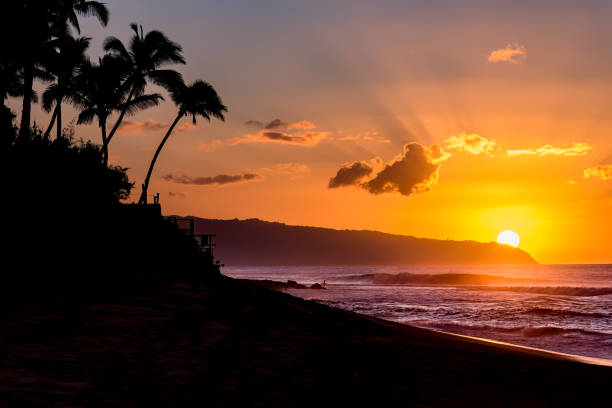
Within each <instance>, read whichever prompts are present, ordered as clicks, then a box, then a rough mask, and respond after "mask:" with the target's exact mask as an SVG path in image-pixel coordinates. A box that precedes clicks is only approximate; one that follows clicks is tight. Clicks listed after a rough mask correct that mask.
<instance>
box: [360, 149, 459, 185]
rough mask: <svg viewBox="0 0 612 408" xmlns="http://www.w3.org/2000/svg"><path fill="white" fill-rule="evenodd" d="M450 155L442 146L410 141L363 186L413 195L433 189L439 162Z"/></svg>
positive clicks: (438, 172)
mask: <svg viewBox="0 0 612 408" xmlns="http://www.w3.org/2000/svg"><path fill="white" fill-rule="evenodd" d="M448 157H449V155H448V154H447V153H445V152H444V151H443V150H442V149H441V148H440V147H439V146H437V145H433V146H432V147H431V148H428V147H425V146H423V145H421V144H419V143H408V144H407V145H405V146H404V151H403V153H402V154H401V155H400V157H398V158H397V159H396V160H395V161H393V162H391V163H390V164H387V165H386V166H385V167H384V168H383V169H382V170H381V171H380V172H379V173H378V174H377V175H376V176H375V177H374V178H373V179H372V180H369V181H367V182H365V183H363V184H362V185H361V186H362V187H363V188H364V189H366V190H367V191H369V192H370V193H372V194H382V193H394V192H397V193H400V194H402V195H410V194H412V193H423V192H425V191H429V190H431V188H432V187H433V185H434V184H436V183H437V181H438V176H439V174H440V163H441V162H442V161H444V160H446V159H447V158H448Z"/></svg>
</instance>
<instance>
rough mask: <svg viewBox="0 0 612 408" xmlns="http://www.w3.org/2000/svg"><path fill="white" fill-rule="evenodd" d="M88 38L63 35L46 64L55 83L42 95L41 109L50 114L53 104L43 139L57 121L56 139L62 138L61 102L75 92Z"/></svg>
mask: <svg viewBox="0 0 612 408" xmlns="http://www.w3.org/2000/svg"><path fill="white" fill-rule="evenodd" d="M89 42H90V38H87V37H79V38H74V37H72V36H71V35H68V34H67V35H65V36H63V37H61V38H59V39H57V44H56V48H57V51H56V52H55V53H54V54H53V56H52V57H51V58H49V61H48V62H47V64H46V68H47V72H49V73H50V74H52V75H53V76H55V82H54V83H53V84H51V85H50V86H49V87H48V88H47V89H46V90H45V92H44V94H43V109H44V110H45V111H46V112H50V111H51V108H52V107H53V105H54V104H55V109H54V110H53V115H52V116H51V121H50V122H49V126H48V127H47V131H46V132H45V138H47V137H49V133H50V132H51V129H52V127H53V124H54V122H55V121H56V120H57V139H60V138H61V137H62V101H63V100H64V98H65V97H66V95H68V94H70V93H73V92H75V91H76V90H75V82H74V81H75V79H76V75H77V73H78V70H79V68H80V66H81V65H82V64H83V62H84V61H85V59H86V55H85V51H86V50H87V48H88V47H89Z"/></svg>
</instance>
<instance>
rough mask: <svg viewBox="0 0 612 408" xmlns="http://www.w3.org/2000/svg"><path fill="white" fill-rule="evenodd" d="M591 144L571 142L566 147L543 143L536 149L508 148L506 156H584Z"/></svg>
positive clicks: (591, 147)
mask: <svg viewBox="0 0 612 408" xmlns="http://www.w3.org/2000/svg"><path fill="white" fill-rule="evenodd" d="M591 149H593V146H591V145H589V144H588V143H582V142H579V143H575V142H574V143H572V144H571V146H566V147H554V146H552V145H544V146H542V147H539V148H537V149H522V150H508V152H507V153H508V156H520V155H531V156H536V155H537V156H569V157H571V156H584V155H585V154H587V153H588V152H589V151H590V150H591Z"/></svg>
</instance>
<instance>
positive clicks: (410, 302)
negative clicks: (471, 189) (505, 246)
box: [222, 265, 612, 360]
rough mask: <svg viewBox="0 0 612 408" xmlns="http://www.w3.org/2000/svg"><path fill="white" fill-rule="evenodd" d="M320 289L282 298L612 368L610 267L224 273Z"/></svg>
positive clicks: (280, 269)
mask: <svg viewBox="0 0 612 408" xmlns="http://www.w3.org/2000/svg"><path fill="white" fill-rule="evenodd" d="M222 273H223V274H225V275H227V276H231V277H234V278H245V279H271V280H276V281H287V280H295V281H297V282H298V283H302V284H313V283H322V282H323V281H325V287H326V289H325V290H315V289H292V290H288V291H287V292H289V293H291V294H292V295H295V296H299V297H302V298H305V299H309V300H314V301H317V302H320V303H323V304H326V305H329V306H334V307H338V308H342V309H346V310H351V311H354V312H358V313H363V314H367V315H371V316H376V317H379V318H382V319H387V320H393V321H396V322H401V323H407V324H410V325H414V326H419V327H425V328H432V329H438V330H443V331H447V332H452V333H458V334H463V335H468V336H476V337H482V338H487V339H494V340H500V341H504V342H508V343H513V344H520V345H525V346H531V347H537V348H541V349H546V350H551V351H557V352H562V353H570V354H577V355H581V356H588V357H598V358H605V359H609V360H612V265H535V266H532V265H530V266H456V267H453V266H406V267H380V266H372V267H367V266H350V267H341V266H333V267H320V266H317V267H312V266H304V267H226V268H223V270H222Z"/></svg>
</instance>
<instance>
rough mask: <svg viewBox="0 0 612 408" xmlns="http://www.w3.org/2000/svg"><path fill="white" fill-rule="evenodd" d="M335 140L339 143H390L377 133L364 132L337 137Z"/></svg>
mask: <svg viewBox="0 0 612 408" xmlns="http://www.w3.org/2000/svg"><path fill="white" fill-rule="evenodd" d="M337 140H340V141H351V142H359V141H364V142H378V143H391V140H390V139H386V138H384V137H382V136H380V135H379V134H378V132H365V133H357V134H351V135H339V136H338V137H337Z"/></svg>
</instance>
